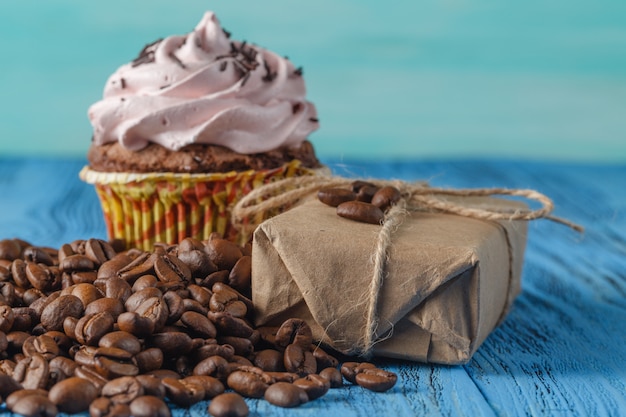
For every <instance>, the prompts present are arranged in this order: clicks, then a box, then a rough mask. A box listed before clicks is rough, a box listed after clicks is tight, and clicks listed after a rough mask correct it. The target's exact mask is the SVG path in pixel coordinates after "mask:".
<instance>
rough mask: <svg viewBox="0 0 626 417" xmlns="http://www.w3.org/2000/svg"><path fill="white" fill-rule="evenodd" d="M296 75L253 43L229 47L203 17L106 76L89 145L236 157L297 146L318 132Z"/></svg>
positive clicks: (92, 112) (93, 110)
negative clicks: (151, 146)
mask: <svg viewBox="0 0 626 417" xmlns="http://www.w3.org/2000/svg"><path fill="white" fill-rule="evenodd" d="M305 94H306V90H305V86H304V80H303V78H302V71H301V69H296V68H294V66H293V64H292V63H291V62H290V61H288V60H287V59H286V58H283V57H280V56H278V55H277V54H275V53H273V52H270V51H268V50H266V49H263V48H261V47H258V46H256V45H248V44H246V42H238V41H231V40H230V39H229V34H228V33H227V32H225V31H224V30H223V29H222V28H221V26H220V24H219V21H218V20H217V18H216V17H215V14H213V13H212V12H207V13H206V14H205V15H204V17H203V18H202V21H201V22H200V23H199V24H198V26H196V28H195V29H194V31H193V32H191V33H189V34H188V35H183V36H170V37H167V38H165V39H163V40H159V41H157V42H155V43H153V44H150V45H147V46H146V47H145V48H144V49H143V50H142V51H141V53H140V55H139V57H137V58H136V59H135V60H134V61H133V62H131V63H129V64H125V65H123V66H121V67H120V68H118V70H117V71H116V72H115V73H114V74H113V75H111V77H109V79H108V81H107V83H106V86H105V88H104V95H103V99H102V100H101V101H99V102H97V103H95V104H93V105H92V106H91V107H90V108H89V119H90V121H91V124H92V126H93V131H94V132H93V134H94V136H93V141H94V144H96V145H102V144H105V143H110V142H114V141H119V142H120V143H121V144H122V145H123V146H124V147H125V148H127V149H130V150H139V149H142V148H143V147H145V146H146V145H148V143H149V142H154V143H157V144H159V145H161V146H164V147H166V148H169V149H171V150H178V149H180V148H182V147H183V146H186V145H189V144H192V143H202V144H213V145H221V146H225V147H228V148H230V149H232V150H233V151H235V152H239V153H243V154H251V153H258V152H267V151H270V150H273V149H276V148H278V147H281V146H293V145H298V144H300V143H302V141H304V140H305V139H306V138H307V136H308V135H309V134H310V133H311V132H313V131H315V130H316V129H317V128H318V127H319V124H318V120H317V112H316V109H315V106H314V105H313V104H312V103H310V102H308V101H306V100H305Z"/></svg>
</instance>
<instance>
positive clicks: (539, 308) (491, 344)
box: [0, 158, 626, 417]
mask: <svg viewBox="0 0 626 417" xmlns="http://www.w3.org/2000/svg"><path fill="white" fill-rule="evenodd" d="M325 162H326V163H328V165H329V166H331V168H332V169H333V171H334V172H335V173H337V174H339V175H349V176H359V177H376V178H398V179H404V180H423V179H426V180H429V181H430V182H431V184H433V185H436V186H449V187H492V186H505V187H516V188H533V189H536V190H538V191H540V192H543V193H545V194H547V195H548V196H550V197H552V198H553V199H554V201H555V204H556V211H555V214H556V215H558V216H562V217H566V218H568V219H570V220H572V221H574V222H577V223H580V224H582V225H583V226H585V227H586V232H585V234H584V235H579V234H577V233H575V232H573V231H571V230H569V229H567V228H566V227H564V226H562V225H557V224H554V223H550V222H548V221H543V220H542V221H535V222H532V223H531V224H530V227H529V240H528V246H527V251H526V259H525V264H524V272H523V280H522V288H523V292H522V294H521V295H520V296H519V297H518V298H517V300H516V301H515V303H514V305H513V308H512V310H511V312H510V314H509V316H508V317H507V319H506V320H505V321H504V322H503V324H502V325H501V326H500V327H498V328H497V329H496V330H495V331H494V332H493V333H492V334H491V336H490V337H489V338H488V339H487V340H486V341H485V343H484V344H483V345H482V346H481V348H480V349H479V350H478V352H477V353H476V354H475V356H474V358H473V359H472V360H471V361H470V362H469V363H468V364H467V365H464V366H435V365H425V364H417V363H409V362H402V361H391V360H382V361H378V364H379V365H380V366H382V367H385V368H387V369H390V370H392V371H395V372H397V373H398V375H399V382H398V384H397V385H396V386H395V387H394V388H393V389H392V390H391V391H389V392H387V393H383V394H376V393H371V392H368V391H366V390H364V389H362V388H360V387H356V386H349V387H344V388H341V389H338V390H332V391H331V392H330V393H329V394H328V395H326V396H325V397H323V398H322V399H320V400H316V401H313V402H311V403H308V404H306V405H304V406H302V407H300V408H298V409H295V410H293V409H280V408H278V407H274V406H271V405H269V404H268V403H266V402H265V401H257V400H250V401H249V402H248V403H249V405H250V409H251V415H252V416H310V417H312V416H316V417H317V416H320V415H321V416H324V415H342V416H364V417H365V416H367V417H370V416H374V415H396V416H412V415H433V416H437V415H447V416H528V415H531V416H544V415H546V416H620V415H626V414H625V413H626V411H624V410H626V367H625V365H626V347H625V346H626V326H625V324H624V323H626V192H625V191H624V184H626V165H604V166H602V165H580V164H550V163H534V162H523V161H491V160H474V161H468V160H447V161H417V160H416V161H414V162H410V163H409V162H402V163H398V162H393V161H382V162H372V161H338V160H327V161H325ZM83 164H84V161H83V160H82V159H25V158H18V159H8V158H0V239H2V238H10V237H20V238H22V239H26V240H29V241H31V242H32V243H35V244H38V245H49V246H53V247H58V246H60V245H61V244H62V243H65V242H69V241H72V240H75V239H81V238H87V237H94V236H95V237H104V236H105V231H104V223H103V221H102V218H101V212H100V207H99V203H98V201H97V198H96V196H95V192H94V190H93V189H92V188H91V187H90V186H88V185H86V184H83V183H82V182H81V181H80V180H79V179H78V171H79V170H80V168H81V167H82V165H83ZM206 407H207V403H201V404H198V405H195V406H193V407H192V408H191V409H189V410H176V411H175V413H174V415H175V416H178V417H182V416H205V415H206ZM2 411H3V410H2V409H0V415H2V416H8V415H10V413H8V412H2Z"/></svg>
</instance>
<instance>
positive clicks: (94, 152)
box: [87, 141, 321, 173]
mask: <svg viewBox="0 0 626 417" xmlns="http://www.w3.org/2000/svg"><path fill="white" fill-rule="evenodd" d="M87 159H88V160H89V166H90V168H91V169H93V170H95V171H100V172H142V173H145V172H176V173H209V172H230V171H247V170H250V169H253V170H264V169H273V168H278V167H280V166H282V165H284V164H285V163H288V162H290V161H292V160H294V159H298V160H300V161H301V162H302V164H303V165H304V166H305V167H307V168H319V167H321V164H320V162H319V160H318V159H317V157H316V156H315V150H314V149H313V145H312V144H311V143H310V142H309V141H304V142H303V143H302V144H301V145H300V146H298V147H283V148H279V149H276V150H273V151H270V152H264V153H258V154H250V155H244V154H240V153H237V152H234V151H232V150H230V149H228V148H225V147H222V146H216V145H198V144H194V145H189V146H186V147H184V148H182V149H180V150H178V151H171V150H169V149H167V148H164V147H162V146H160V145H156V144H150V145H148V146H146V147H145V148H143V149H141V150H140V151H130V150H128V149H126V148H124V147H123V146H121V145H120V144H119V143H118V142H114V143H109V144H106V145H102V146H95V145H91V147H90V148H89V151H88V153H87Z"/></svg>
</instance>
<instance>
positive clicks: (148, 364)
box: [135, 348, 164, 373]
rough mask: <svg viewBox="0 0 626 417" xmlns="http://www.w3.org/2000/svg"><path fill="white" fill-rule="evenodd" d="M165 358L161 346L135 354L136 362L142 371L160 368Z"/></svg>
mask: <svg viewBox="0 0 626 417" xmlns="http://www.w3.org/2000/svg"><path fill="white" fill-rule="evenodd" d="M163 359H164V358H163V351H162V350H161V349H159V348H147V349H145V350H142V351H141V352H139V353H137V354H136V355H135V362H136V363H137V368H139V372H141V373H146V372H150V371H154V370H156V369H160V368H161V366H162V365H163Z"/></svg>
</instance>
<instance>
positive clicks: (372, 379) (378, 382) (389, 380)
mask: <svg viewBox="0 0 626 417" xmlns="http://www.w3.org/2000/svg"><path fill="white" fill-rule="evenodd" d="M397 380H398V376H397V375H396V374H395V373H393V372H389V371H385V370H383V369H378V368H368V369H363V370H362V371H361V372H359V373H357V374H356V377H355V381H356V383H357V384H358V385H360V386H362V387H363V388H366V389H368V390H371V391H376V392H384V391H387V390H389V389H391V388H392V387H393V386H394V385H395V384H396V381H397Z"/></svg>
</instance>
